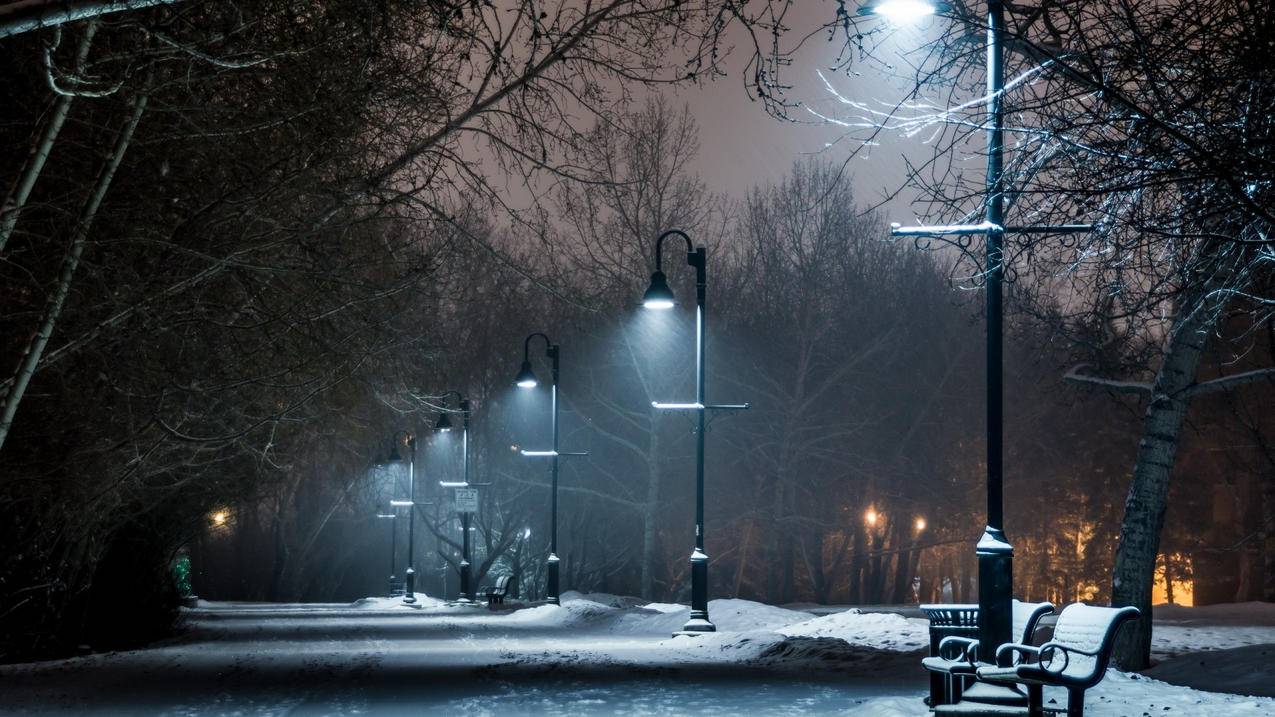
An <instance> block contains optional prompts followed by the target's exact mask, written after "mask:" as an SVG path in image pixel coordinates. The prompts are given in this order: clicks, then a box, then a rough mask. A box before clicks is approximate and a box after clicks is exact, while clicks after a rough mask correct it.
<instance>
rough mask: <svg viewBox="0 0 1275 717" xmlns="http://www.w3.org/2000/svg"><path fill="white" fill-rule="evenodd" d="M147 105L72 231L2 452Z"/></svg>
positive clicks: (11, 407)
mask: <svg viewBox="0 0 1275 717" xmlns="http://www.w3.org/2000/svg"><path fill="white" fill-rule="evenodd" d="M146 101H147V96H146V95H145V94H142V95H139V96H138V97H136V98H135V99H134V100H133V108H132V113H131V114H130V115H129V118H128V120H127V121H126V122H125V123H124V126H123V127H121V128H120V131H119V134H118V135H117V137H116V140H115V146H114V147H113V148H112V149H111V153H110V155H109V156H108V157H107V158H106V162H105V163H104V164H103V165H102V169H101V171H100V172H99V173H98V176H97V180H96V181H95V182H94V183H93V189H92V190H91V191H90V193H89V197H88V199H87V200H86V201H85V203H84V206H83V207H82V208H81V210H80V216H79V218H78V219H77V220H76V223H75V227H74V228H73V229H72V230H71V245H70V246H69V247H68V248H67V251H66V256H64V257H63V259H62V268H61V270H60V271H59V272H58V280H57V286H56V287H55V288H54V290H53V295H52V296H50V297H49V301H48V303H47V304H46V305H45V308H44V316H43V317H42V318H41V319H40V325H39V328H37V329H36V332H35V334H34V335H33V336H32V337H31V339H30V340H29V341H28V342H27V346H26V349H25V350H24V351H23V354H22V361H21V363H20V364H19V365H18V369H17V371H16V372H15V373H14V376H13V384H12V385H11V386H10V387H9V390H8V391H7V392H6V393H5V394H4V396H3V402H4V407H3V414H2V415H0V450H2V449H3V448H4V442H5V439H6V438H8V436H9V429H10V428H12V426H13V417H14V415H15V414H17V412H18V404H19V403H21V402H22V396H23V394H25V393H26V390H27V385H28V384H29V383H30V382H31V377H32V376H34V375H35V369H36V366H37V365H38V364H39V363H40V357H41V356H42V355H43V354H44V348H45V347H46V346H48V344H49V338H50V337H51V336H52V335H53V327H54V326H55V325H56V324H57V322H58V318H59V317H60V316H61V315H62V307H63V305H64V304H65V303H66V297H67V294H69V293H70V291H71V280H72V279H73V278H74V277H75V270H76V269H77V268H78V267H79V265H80V257H81V256H82V255H83V254H84V245H85V244H86V243H87V242H88V236H89V229H90V228H91V227H92V226H93V219H94V218H95V217H96V216H97V210H98V207H100V206H101V205H102V199H103V198H104V197H105V196H106V190H107V189H108V188H109V187H110V186H111V179H112V178H113V177H114V176H115V171H116V170H117V169H119V166H120V162H121V160H123V159H124V153H125V152H127V151H128V145H129V142H131V141H132V139H133V131H134V130H136V129H137V124H138V122H141V120H142V113H143V112H145V111H146Z"/></svg>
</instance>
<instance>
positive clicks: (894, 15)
mask: <svg viewBox="0 0 1275 717" xmlns="http://www.w3.org/2000/svg"><path fill="white" fill-rule="evenodd" d="M936 10H937V8H936V7H935V6H934V4H933V3H931V2H926V1H925V0H883V1H882V2H880V3H877V4H876V5H875V6H874V7H873V8H872V11H873V12H875V13H876V14H878V15H881V16H883V17H885V18H886V19H887V20H889V21H890V22H892V23H894V24H897V25H908V24H912V23H915V22H917V21H919V20H922V19H924V18H927V17H929V16H931V15H933V14H934V13H935V11H936Z"/></svg>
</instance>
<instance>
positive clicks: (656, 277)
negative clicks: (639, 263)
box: [642, 271, 674, 310]
mask: <svg viewBox="0 0 1275 717" xmlns="http://www.w3.org/2000/svg"><path fill="white" fill-rule="evenodd" d="M673 304H674V301H673V290H672V289H670V288H669V286H668V278H667V277H665V276H664V272H662V271H657V272H655V273H654V274H651V286H650V288H648V289H647V290H646V293H645V294H643V295H642V306H644V307H646V308H648V309H660V310H664V309H671V308H673Z"/></svg>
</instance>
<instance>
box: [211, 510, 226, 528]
mask: <svg viewBox="0 0 1275 717" xmlns="http://www.w3.org/2000/svg"><path fill="white" fill-rule="evenodd" d="M209 517H210V518H211V519H212V524H213V525H225V524H226V521H228V520H230V514H229V513H227V512H226V511H224V510H219V511H217V512H215V513H213V514H212V515H211V516H209Z"/></svg>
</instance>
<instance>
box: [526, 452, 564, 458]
mask: <svg viewBox="0 0 1275 717" xmlns="http://www.w3.org/2000/svg"><path fill="white" fill-rule="evenodd" d="M521 453H522V454H523V455H524V456H532V457H535V456H556V455H558V452H557V451H522V452H521Z"/></svg>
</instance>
